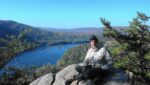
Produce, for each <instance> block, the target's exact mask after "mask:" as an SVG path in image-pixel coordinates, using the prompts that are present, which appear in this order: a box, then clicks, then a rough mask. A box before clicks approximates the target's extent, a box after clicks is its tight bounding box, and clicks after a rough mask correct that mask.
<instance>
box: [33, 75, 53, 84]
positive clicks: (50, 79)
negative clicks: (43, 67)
mask: <svg viewBox="0 0 150 85" xmlns="http://www.w3.org/2000/svg"><path fill="white" fill-rule="evenodd" d="M53 79H54V78H53V74H52V73H49V74H46V75H44V76H42V77H40V78H38V79H36V80H35V81H33V82H32V83H30V85H51V84H52V82H53Z"/></svg>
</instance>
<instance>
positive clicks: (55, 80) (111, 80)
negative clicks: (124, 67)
mask: <svg viewBox="0 0 150 85" xmlns="http://www.w3.org/2000/svg"><path fill="white" fill-rule="evenodd" d="M76 66H77V65H76V64H73V65H69V66H67V67H66V68H64V69H63V70H61V71H60V72H58V73H57V74H56V75H55V77H54V76H53V74H51V73H50V74H47V75H45V76H42V77H40V78H38V79H37V80H35V81H33V82H32V83H31V84H30V85H65V83H64V82H65V80H66V79H69V78H71V77H73V75H76V74H77V71H76V70H75V67H76ZM71 85H77V81H74V82H73V83H72V84H71ZM79 85H95V84H94V83H93V82H92V80H86V81H80V82H79ZM104 85H128V82H127V75H126V73H125V72H123V71H116V72H114V73H113V75H109V77H108V78H106V79H105V82H104Z"/></svg>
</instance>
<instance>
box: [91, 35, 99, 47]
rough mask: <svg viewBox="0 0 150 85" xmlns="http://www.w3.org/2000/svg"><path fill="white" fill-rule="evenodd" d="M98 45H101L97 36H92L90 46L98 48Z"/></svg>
mask: <svg viewBox="0 0 150 85" xmlns="http://www.w3.org/2000/svg"><path fill="white" fill-rule="evenodd" d="M98 43H99V41H98V39H97V37H96V36H95V35H92V36H91V37H90V45H91V47H92V48H96V47H97V46H98Z"/></svg>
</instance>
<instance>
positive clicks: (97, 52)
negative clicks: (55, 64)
mask: <svg viewBox="0 0 150 85" xmlns="http://www.w3.org/2000/svg"><path fill="white" fill-rule="evenodd" d="M90 46H91V47H90V49H89V50H88V52H87V54H86V57H85V59H84V61H83V63H80V64H79V65H78V66H77V67H76V71H77V72H78V74H77V75H74V77H73V78H71V79H67V80H66V82H65V84H66V85H70V84H71V83H72V82H73V81H74V80H77V81H78V82H79V81H81V80H87V79H90V80H94V79H96V78H100V77H101V78H104V77H105V76H106V75H107V74H108V70H109V68H110V66H111V64H112V58H111V57H110V55H109V53H108V51H107V49H106V48H105V47H104V46H100V45H99V41H98V39H97V37H96V36H95V35H92V36H91V38H90Z"/></svg>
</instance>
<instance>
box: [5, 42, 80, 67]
mask: <svg viewBox="0 0 150 85" xmlns="http://www.w3.org/2000/svg"><path fill="white" fill-rule="evenodd" d="M77 45H80V44H59V45H52V46H42V47H39V48H37V49H34V50H31V51H26V52H23V53H21V54H19V55H17V56H15V57H14V58H13V59H12V60H11V61H10V62H8V63H7V64H6V65H5V66H15V67H18V66H19V67H20V66H41V65H46V64H56V63H57V61H58V60H59V59H60V58H61V57H62V56H63V54H64V53H65V52H66V51H67V50H69V49H70V48H72V47H75V46H77Z"/></svg>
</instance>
